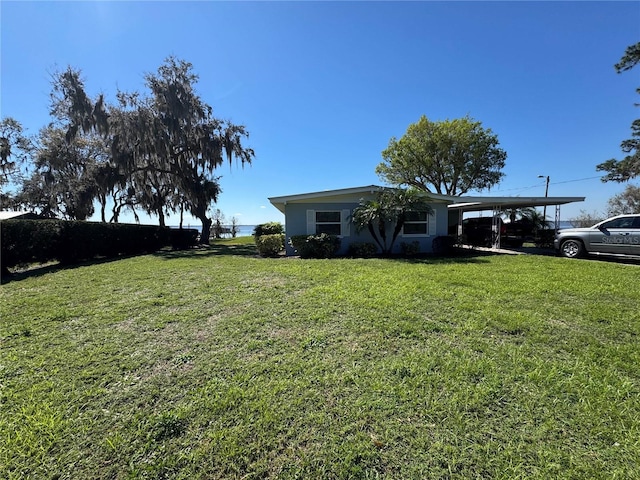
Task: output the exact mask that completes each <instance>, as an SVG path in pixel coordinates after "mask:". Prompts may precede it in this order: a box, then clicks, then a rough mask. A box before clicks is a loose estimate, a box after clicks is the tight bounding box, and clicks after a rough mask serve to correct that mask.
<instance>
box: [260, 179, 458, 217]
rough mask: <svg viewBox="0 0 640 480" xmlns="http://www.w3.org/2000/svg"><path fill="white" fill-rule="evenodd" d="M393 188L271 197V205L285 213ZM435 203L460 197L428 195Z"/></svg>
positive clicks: (369, 186) (340, 189) (370, 186)
mask: <svg viewBox="0 0 640 480" xmlns="http://www.w3.org/2000/svg"><path fill="white" fill-rule="evenodd" d="M391 188H392V187H382V186H380V185H365V186H363V187H351V188H339V189H337V190H323V191H320V192H310V193H299V194H296V195H285V196H282V197H270V198H269V201H270V202H271V204H272V205H273V206H274V207H276V208H277V209H278V210H280V211H281V212H282V213H284V210H285V206H286V205H287V204H288V203H332V202H341V201H345V199H349V198H353V199H355V200H356V201H359V199H360V198H361V196H363V195H367V194H368V195H373V194H374V193H376V192H379V191H381V190H385V189H391ZM425 195H427V196H429V198H431V199H432V200H433V201H434V202H437V203H450V202H453V201H454V200H458V199H459V198H460V197H450V196H447V195H438V194H435V193H427V192H425Z"/></svg>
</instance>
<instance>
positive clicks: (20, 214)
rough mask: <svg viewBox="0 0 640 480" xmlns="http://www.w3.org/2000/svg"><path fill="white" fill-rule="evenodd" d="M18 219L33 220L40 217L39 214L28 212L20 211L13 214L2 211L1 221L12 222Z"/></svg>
mask: <svg viewBox="0 0 640 480" xmlns="http://www.w3.org/2000/svg"><path fill="white" fill-rule="evenodd" d="M16 218H22V219H26V220H32V219H35V218H40V215H38V214H37V213H33V212H27V211H18V212H12V211H8V210H1V211H0V220H10V219H16Z"/></svg>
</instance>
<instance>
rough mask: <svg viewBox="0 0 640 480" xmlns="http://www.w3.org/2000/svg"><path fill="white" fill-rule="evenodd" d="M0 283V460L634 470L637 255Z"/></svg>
mask: <svg viewBox="0 0 640 480" xmlns="http://www.w3.org/2000/svg"><path fill="white" fill-rule="evenodd" d="M252 254H253V249H252V248H251V246H250V245H246V244H245V245H234V242H230V241H226V242H222V243H220V244H218V245H217V246H215V247H213V248H211V249H209V250H198V251H190V252H178V253H173V252H166V253H162V254H157V255H148V256H142V257H136V258H128V259H123V260H119V261H113V262H104V263H97V264H93V265H86V266H78V267H76V268H68V269H60V270H56V269H55V268H49V269H48V270H47V269H44V270H43V271H41V272H36V273H34V274H31V275H23V276H18V277H17V279H16V280H14V281H12V282H9V283H7V284H5V285H2V286H1V287H0V318H1V323H0V436H1V437H0V478H7V479H14V478H15V479H17V478H34V479H36V478H37V479H40V478H56V479H91V478H101V479H102V478H118V479H120V478H184V479H191V478H202V479H218V478H220V479H222V478H225V479H226V478H238V479H239V478H243V479H255V478H304V479H307V478H309V479H332V478H354V479H359V478H385V479H404V478H408V479H414V478H415V479H423V478H426V479H428V478H443V479H444V478H450V479H453V478H456V479H469V478H483V479H484V478H497V479H500V478H504V479H515V478H527V479H529V478H540V479H550V478H553V479H559V478H573V479H598V478H601V479H630V478H640V454H639V453H638V452H640V267H638V266H634V265H624V264H617V263H610V262H599V261H578V260H576V261H571V260H565V259H560V258H554V257H536V256H477V257H468V258H457V259H448V260H447V259H440V260H438V259H426V260H417V261H402V260H393V259H370V260H357V259H356V260H350V259H338V260H299V259H284V258H281V259H261V258H256V257H255V256H253V255H252Z"/></svg>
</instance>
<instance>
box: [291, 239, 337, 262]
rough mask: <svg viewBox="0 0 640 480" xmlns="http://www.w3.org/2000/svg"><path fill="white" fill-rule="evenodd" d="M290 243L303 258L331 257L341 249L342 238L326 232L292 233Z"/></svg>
mask: <svg viewBox="0 0 640 480" xmlns="http://www.w3.org/2000/svg"><path fill="white" fill-rule="evenodd" d="M289 244H290V245H291V246H292V247H293V248H294V249H295V250H296V251H297V252H298V255H300V256H301V257H302V258H331V257H333V256H335V254H336V253H337V252H338V250H339V249H340V238H339V237H337V236H335V235H327V234H326V233H321V234H319V235H292V236H291V237H290V238H289Z"/></svg>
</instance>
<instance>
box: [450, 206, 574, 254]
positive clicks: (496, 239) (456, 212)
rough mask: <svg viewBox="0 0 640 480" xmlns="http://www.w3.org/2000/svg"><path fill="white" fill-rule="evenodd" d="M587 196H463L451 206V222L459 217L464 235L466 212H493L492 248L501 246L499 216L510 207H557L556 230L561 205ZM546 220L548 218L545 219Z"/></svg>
mask: <svg viewBox="0 0 640 480" xmlns="http://www.w3.org/2000/svg"><path fill="white" fill-rule="evenodd" d="M584 199H585V197H466V196H465V197H461V198H460V200H464V202H459V203H451V204H449V205H448V208H449V224H450V225H451V224H452V223H454V222H452V219H453V220H454V221H455V219H457V224H458V232H457V234H458V235H462V234H463V231H462V220H463V216H464V214H465V213H469V212H484V211H490V212H491V218H492V222H491V231H492V232H493V235H492V239H493V243H492V248H495V249H497V248H500V235H499V228H500V227H499V225H500V222H499V217H500V213H501V212H503V211H504V210H508V209H517V208H527V207H534V208H535V207H545V212H546V207H550V206H553V207H555V221H554V225H555V228H556V230H557V229H558V224H559V223H560V206H561V205H566V204H567V203H573V202H584ZM545 220H546V219H545Z"/></svg>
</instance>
